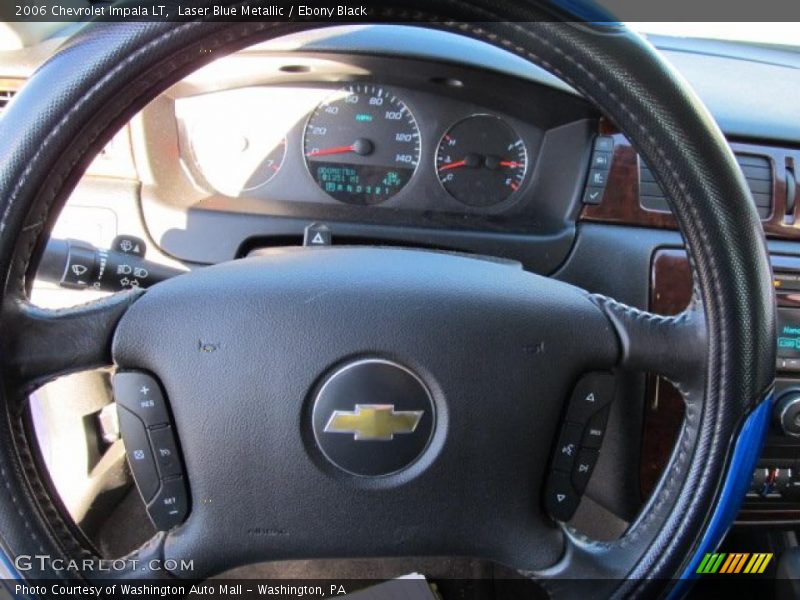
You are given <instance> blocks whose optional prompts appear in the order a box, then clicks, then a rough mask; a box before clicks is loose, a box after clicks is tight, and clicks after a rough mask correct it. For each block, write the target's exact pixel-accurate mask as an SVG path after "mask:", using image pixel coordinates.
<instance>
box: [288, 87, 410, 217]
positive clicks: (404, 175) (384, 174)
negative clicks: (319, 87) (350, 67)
mask: <svg viewBox="0 0 800 600" xmlns="http://www.w3.org/2000/svg"><path fill="white" fill-rule="evenodd" d="M303 147H304V150H305V156H306V164H307V165H308V170H309V172H310V173H311V176H312V177H313V178H314V180H315V181H316V182H317V184H318V185H319V186H320V188H322V189H323V190H324V191H326V192H327V193H328V194H330V195H331V196H333V197H334V198H336V199H337V200H340V201H342V202H348V203H350V204H377V203H378V202H382V201H384V200H386V199H387V198H390V197H392V196H394V195H395V194H396V193H397V192H399V191H400V190H401V189H402V188H403V186H404V185H406V183H408V181H409V179H411V176H412V175H413V174H414V171H415V170H416V168H417V164H419V153H420V136H419V129H418V127H417V122H416V120H415V119H414V115H413V114H411V111H410V110H409V109H408V107H407V106H406V104H405V103H404V102H403V101H402V100H400V99H399V98H397V97H396V96H395V95H394V94H392V93H391V92H390V91H388V90H386V89H384V88H382V87H378V86H374V85H351V86H348V87H345V88H343V89H341V90H339V91H338V92H336V93H334V94H333V95H332V96H331V97H329V98H327V99H326V100H325V101H323V102H322V103H321V104H320V105H319V106H318V107H317V108H316V109H315V110H314V112H313V113H312V115H311V117H310V118H309V120H308V124H307V125H306V130H305V133H304V136H303Z"/></svg>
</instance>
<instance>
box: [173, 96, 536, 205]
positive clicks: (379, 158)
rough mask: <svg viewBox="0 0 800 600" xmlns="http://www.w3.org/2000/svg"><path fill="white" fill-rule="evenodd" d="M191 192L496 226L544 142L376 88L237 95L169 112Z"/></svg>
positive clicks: (486, 115)
mask: <svg viewBox="0 0 800 600" xmlns="http://www.w3.org/2000/svg"><path fill="white" fill-rule="evenodd" d="M175 107H176V115H177V118H178V124H179V130H180V143H181V148H180V154H181V159H182V164H183V167H184V170H185V172H187V173H188V174H189V175H190V177H191V179H192V181H193V183H194V185H195V187H196V188H199V189H202V190H204V191H205V192H207V193H208V194H210V195H218V196H224V197H228V198H233V199H236V198H248V199H251V200H253V199H255V200H258V199H260V200H264V201H266V202H279V203H280V202H305V203H317V204H330V203H335V204H340V205H342V206H352V205H360V206H367V205H369V206H384V207H389V208H394V209H401V210H402V209H408V210H417V211H420V210H421V211H426V212H437V211H438V212H449V213H453V212H456V213H457V212H468V213H486V212H488V213H489V214H496V213H497V212H502V211H503V210H504V209H507V208H508V207H510V206H513V205H514V204H516V201H518V200H520V199H522V198H523V197H525V196H526V193H527V192H528V191H529V188H530V181H531V173H532V171H533V170H534V167H535V157H536V153H537V150H538V148H539V146H540V145H541V143H542V138H543V135H544V132H543V131H542V130H541V129H539V128H537V127H535V126H534V125H532V124H531V123H527V122H525V121H524V120H521V119H518V118H515V117H512V116H509V115H507V114H502V113H501V112H499V111H495V110H489V109H486V108H484V107H482V106H477V105H475V104H473V103H471V102H469V101H459V100H456V99H453V98H452V97H446V96H442V97H438V96H436V95H433V94H430V93H428V92H420V91H418V90H411V89H404V88H398V87H395V86H387V85H381V84H377V83H351V84H345V85H340V86H336V87H333V86H326V85H319V86H303V87H280V86H261V87H253V88H239V89H232V90H225V91H221V92H212V93H208V94H201V95H197V96H189V97H186V98H181V99H178V100H177V101H176V104H175Z"/></svg>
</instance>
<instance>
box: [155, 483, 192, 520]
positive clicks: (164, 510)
mask: <svg viewBox="0 0 800 600" xmlns="http://www.w3.org/2000/svg"><path fill="white" fill-rule="evenodd" d="M188 510H189V502H188V498H187V493H186V484H185V483H184V480H183V477H173V478H171V479H165V480H164V481H162V482H161V489H160V490H159V491H158V494H157V495H156V497H155V498H153V501H152V502H151V503H150V504H148V505H147V512H148V514H149V515H150V520H151V521H153V524H154V525H155V526H156V529H158V530H159V531H167V530H168V529H172V528H173V527H175V526H176V525H180V524H181V523H182V522H183V520H184V519H185V518H186V513H187V512H188Z"/></svg>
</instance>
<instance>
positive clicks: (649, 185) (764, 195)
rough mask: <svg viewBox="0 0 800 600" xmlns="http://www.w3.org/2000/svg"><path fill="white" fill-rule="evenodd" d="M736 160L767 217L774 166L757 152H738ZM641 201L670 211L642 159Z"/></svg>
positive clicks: (646, 205) (761, 211) (649, 205)
mask: <svg viewBox="0 0 800 600" xmlns="http://www.w3.org/2000/svg"><path fill="white" fill-rule="evenodd" d="M736 162H738V163H739V166H740V167H741V168H742V172H743V173H744V176H745V178H746V179H747V186H748V187H749V188H750V193H751V194H752V195H753V201H754V202H755V205H756V209H758V216H760V217H761V218H762V219H766V218H768V217H769V216H770V214H771V213H772V166H771V165H770V162H769V159H767V158H766V157H764V156H757V155H755V154H737V155H736ZM639 164H640V167H639V202H640V204H641V205H642V207H643V208H646V209H648V210H657V211H662V212H670V210H669V206H668V205H667V199H666V198H665V197H664V192H662V191H661V186H659V185H658V183H656V179H655V176H654V175H653V173H652V172H651V171H650V169H649V168H648V167H647V165H645V164H644V163H643V162H642V161H639Z"/></svg>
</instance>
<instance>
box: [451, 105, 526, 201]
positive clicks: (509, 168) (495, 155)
mask: <svg viewBox="0 0 800 600" xmlns="http://www.w3.org/2000/svg"><path fill="white" fill-rule="evenodd" d="M527 167H528V152H527V150H526V149H525V143H524V142H523V141H522V138H520V137H519V136H518V135H517V134H516V132H515V131H514V130H513V129H511V127H510V126H509V125H507V124H506V123H505V121H503V120H502V119H499V118H497V117H493V116H490V115H474V116H471V117H467V118H466V119H464V120H462V121H459V122H458V123H456V124H455V125H453V126H452V127H451V128H450V129H449V130H448V131H447V132H446V133H445V134H444V136H443V137H442V141H441V142H440V143H439V147H438V148H437V150H436V171H437V174H438V175H439V181H440V182H441V184H442V186H443V187H444V189H445V190H447V192H448V193H449V194H450V195H451V196H453V198H455V199H456V200H458V201H460V202H462V203H464V204H467V205H469V206H476V207H487V206H493V205H495V204H499V203H500V202H502V201H503V200H505V199H506V198H508V197H509V196H511V195H512V194H513V193H514V192H516V191H517V190H518V189H519V187H520V186H521V185H522V181H523V180H524V179H525V172H526V170H527Z"/></svg>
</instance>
